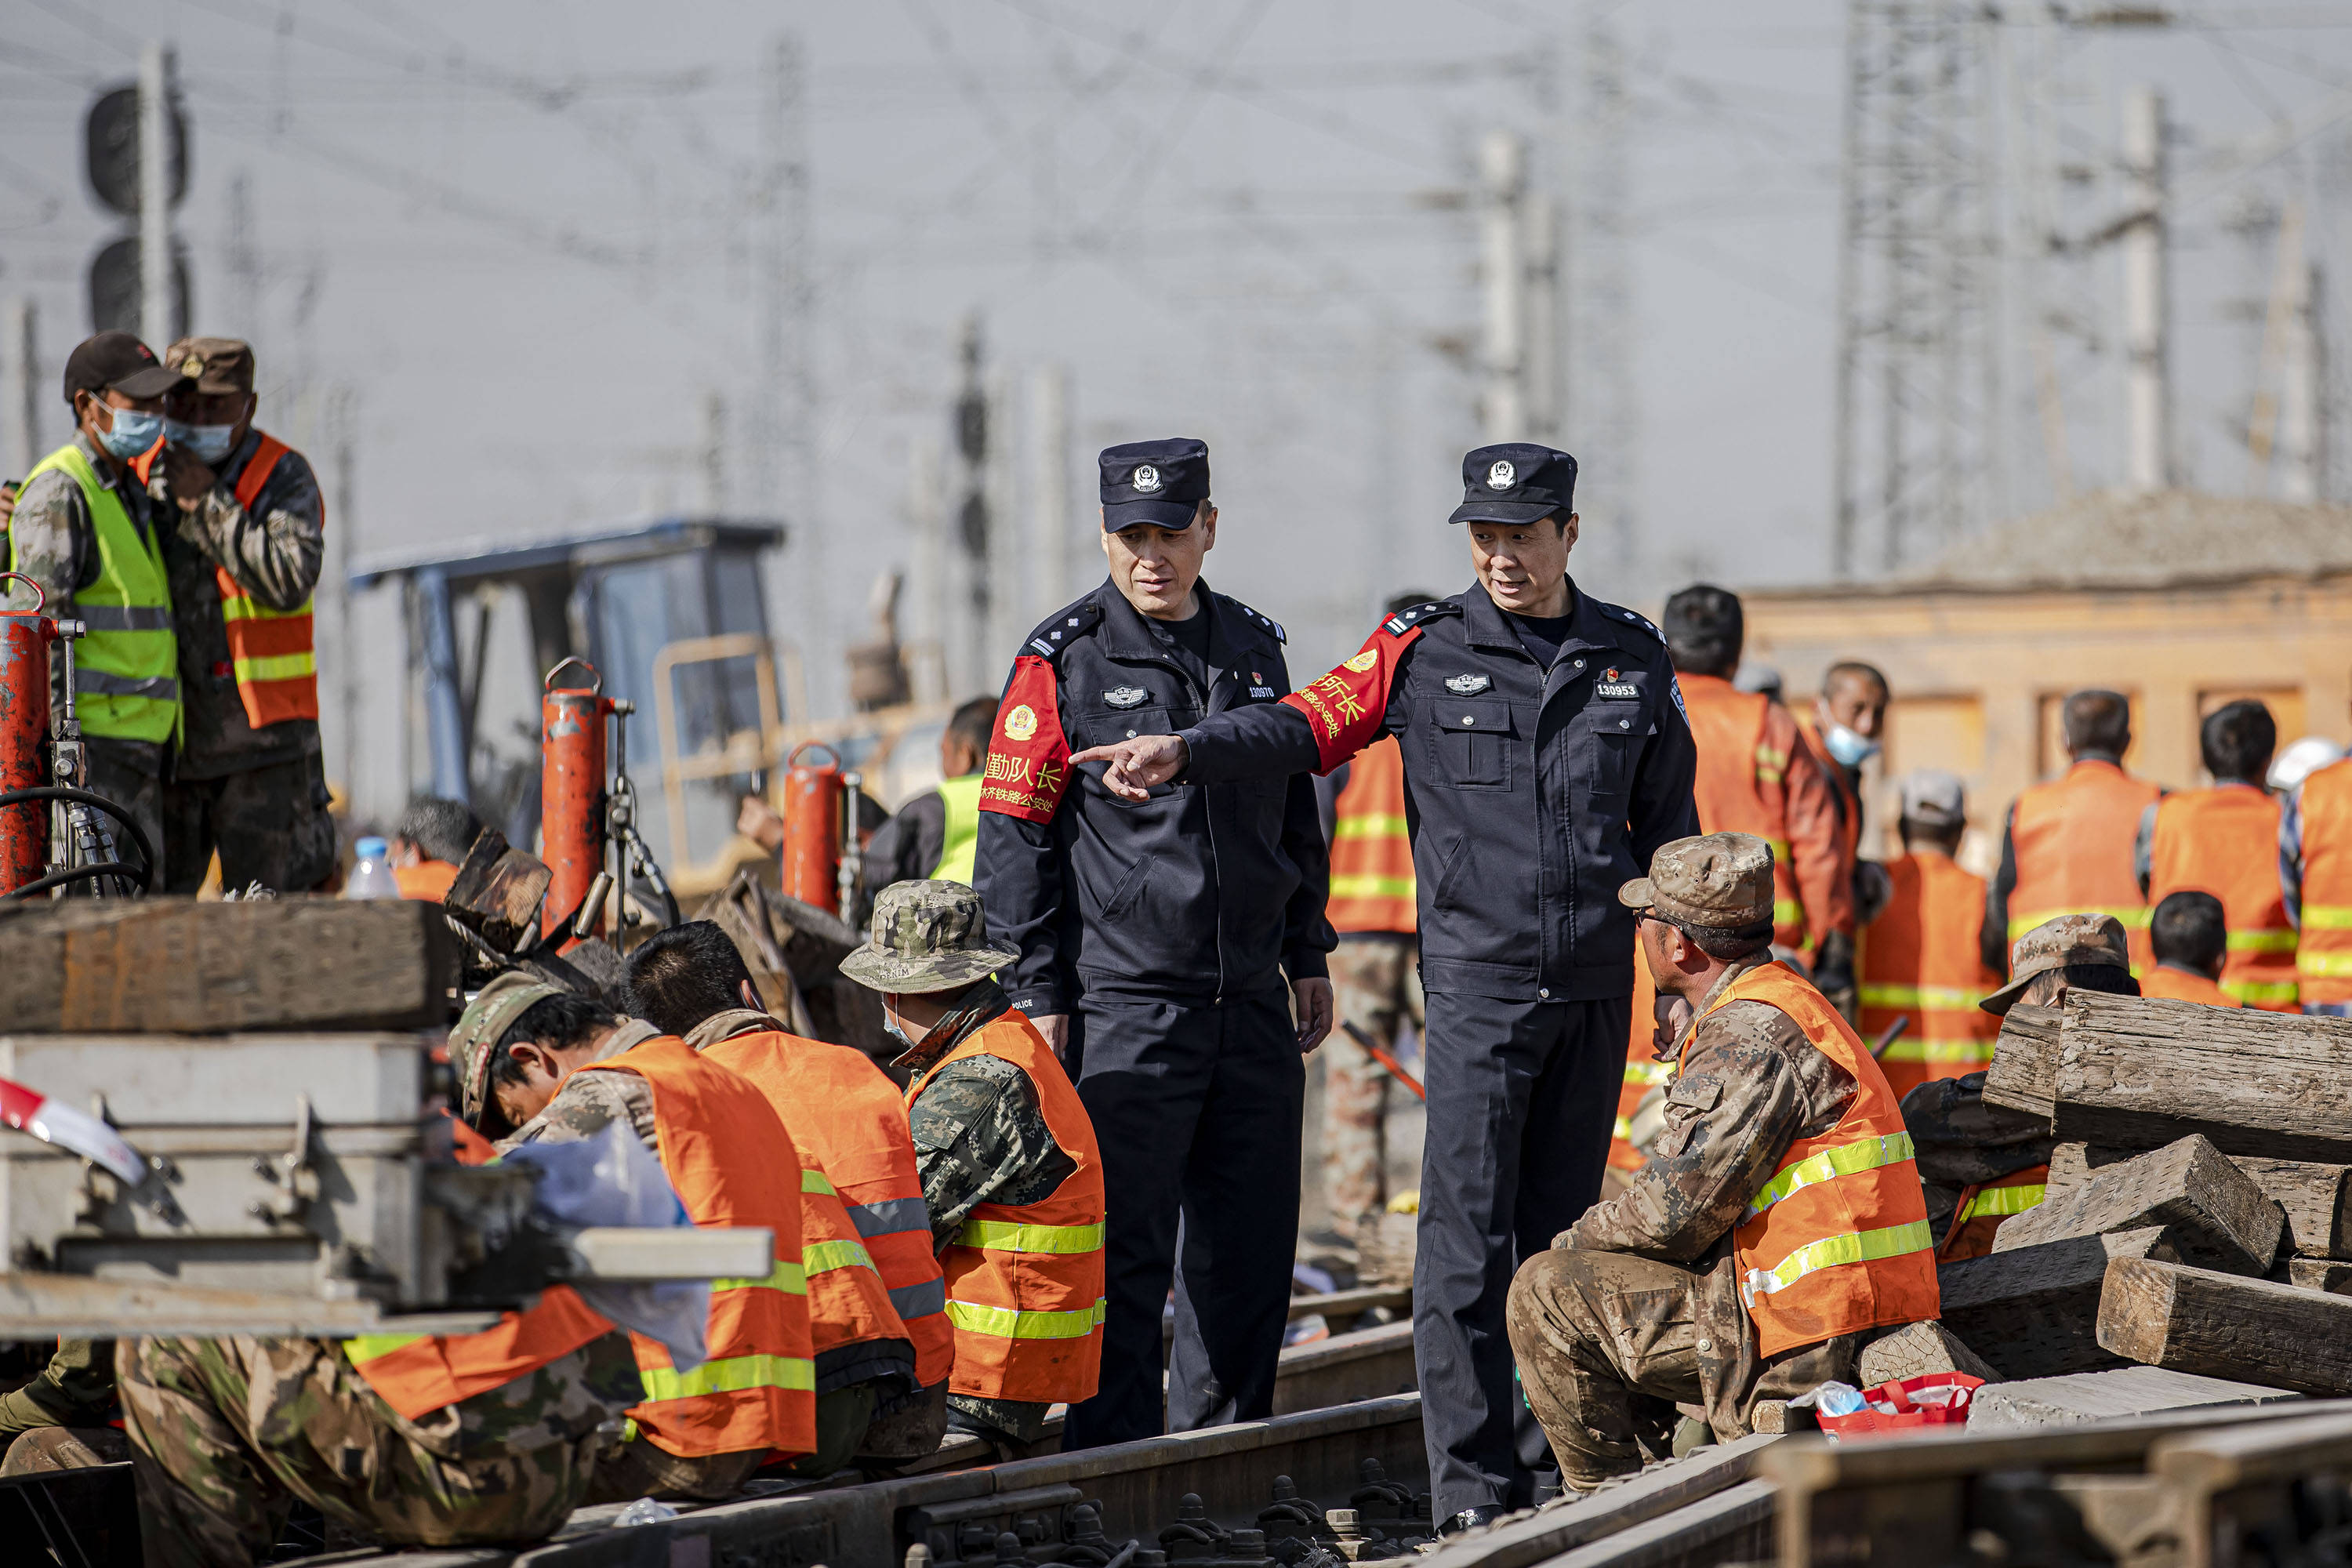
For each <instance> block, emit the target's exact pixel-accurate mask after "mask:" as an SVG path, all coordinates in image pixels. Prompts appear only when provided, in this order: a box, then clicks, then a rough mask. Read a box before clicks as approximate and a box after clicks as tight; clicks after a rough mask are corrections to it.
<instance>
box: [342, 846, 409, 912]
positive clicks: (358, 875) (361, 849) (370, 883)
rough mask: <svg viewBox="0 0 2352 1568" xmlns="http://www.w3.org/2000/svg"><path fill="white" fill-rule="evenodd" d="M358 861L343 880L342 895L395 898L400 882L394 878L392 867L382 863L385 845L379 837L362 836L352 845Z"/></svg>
mask: <svg viewBox="0 0 2352 1568" xmlns="http://www.w3.org/2000/svg"><path fill="white" fill-rule="evenodd" d="M352 850H353V852H354V853H356V854H357V855H358V856H359V863H358V864H357V865H355V866H353V867H352V874H351V875H350V876H349V877H348V878H346V879H344V881H343V897H345V898H347V899H396V898H398V897H400V884H399V883H398V882H397V881H395V880H394V879H393V875H392V868H391V867H390V866H388V865H386V864H384V855H385V853H386V847H385V845H384V842H383V839H381V838H362V839H361V840H360V841H359V842H358V843H357V844H355V845H353V846H352Z"/></svg>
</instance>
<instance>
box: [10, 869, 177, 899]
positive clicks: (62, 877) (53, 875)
mask: <svg viewBox="0 0 2352 1568" xmlns="http://www.w3.org/2000/svg"><path fill="white" fill-rule="evenodd" d="M140 875H141V872H140V869H139V868H138V867H136V866H126V865H124V864H123V863H122V862H121V861H120V860H100V861H98V862H96V863H95V864H93V865H89V866H71V867H68V868H66V869H65V870H62V871H52V872H50V873H49V874H48V875H47V876H46V877H41V878H37V879H35V880H33V881H30V882H27V883H26V884H25V885H24V886H23V887H21V888H17V889H14V890H13V891H11V892H9V893H8V894H7V895H6V897H8V898H12V899H29V898H31V897H32V896H33V895H34V894H35V893H46V892H47V891H48V890H49V889H51V888H62V887H64V886H65V885H66V884H67V883H68V882H95V881H96V880H98V879H100V877H125V878H128V877H137V876H140ZM139 885H140V887H141V888H142V889H144V888H145V887H146V885H147V884H146V883H145V882H144V881H143V880H142V882H141V883H140V884H139Z"/></svg>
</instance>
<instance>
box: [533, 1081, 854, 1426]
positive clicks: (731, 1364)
mask: <svg viewBox="0 0 2352 1568" xmlns="http://www.w3.org/2000/svg"><path fill="white" fill-rule="evenodd" d="M579 1070H580V1071H582V1072H631V1073H635V1074H636V1075H637V1076H638V1077H639V1078H642V1079H645V1080H646V1082H647V1083H649V1084H651V1085H652V1086H653V1091H654V1138H655V1142H656V1143H657V1144H658V1145H659V1146H660V1153H661V1163H662V1169H663V1170H664V1171H666V1172H667V1173H668V1174H669V1180H670V1184H671V1185H672V1186H674V1187H676V1188H677V1195H678V1198H679V1200H680V1201H681V1202H683V1203H684V1204H685V1205H686V1212H687V1214H688V1215H690V1216H691V1217H692V1218H693V1220H694V1223H695V1224H697V1225H708V1226H767V1227H768V1228H769V1229H771V1230H772V1231H774V1232H775V1236H776V1241H775V1261H774V1263H773V1264H772V1266H771V1268H769V1270H768V1273H767V1274H766V1276H765V1277H763V1278H761V1279H714V1280H712V1281H711V1282H710V1326H709V1331H708V1334H707V1338H706V1342H705V1353H706V1355H707V1356H708V1357H709V1359H708V1360H706V1361H704V1362H703V1363H702V1364H701V1365H700V1366H698V1367H696V1368H695V1369H694V1370H692V1371H691V1372H680V1371H678V1370H677V1367H675V1366H674V1365H672V1364H671V1363H670V1359H669V1352H667V1351H666V1350H664V1349H663V1348H662V1347H661V1346H660V1345H659V1344H656V1342H653V1341H652V1340H649V1339H646V1337H645V1336H644V1335H642V1334H631V1335H630V1336H629V1342H630V1343H631V1344H632V1345H633V1346H634V1347H635V1350H636V1352H637V1376H638V1377H639V1378H640V1379H641V1380H642V1381H643V1382H644V1384H645V1386H646V1399H645V1403H644V1404H642V1405H635V1406H634V1407H633V1408H632V1409H631V1410H630V1411H629V1418H630V1419H631V1420H633V1421H635V1423H636V1425H637V1429H638V1431H639V1432H641V1433H642V1434H643V1435H644V1436H646V1439H647V1440H648V1441H650V1442H651V1443H652V1444H653V1445H654V1446H655V1447H657V1448H660V1449H662V1450H663V1451H665V1452H667V1453H671V1454H677V1455H679V1456H681V1457H683V1458H697V1457H700V1456H703V1455H709V1454H740V1453H741V1452H743V1451H745V1450H746V1449H750V1448H771V1449H777V1450H781V1451H782V1453H784V1454H787V1455H796V1454H812V1453H814V1452H815V1451H816V1364H815V1362H814V1352H813V1351H812V1348H811V1339H810V1328H809V1297H808V1279H807V1277H806V1276H805V1275H804V1274H803V1272H802V1266H801V1191H800V1188H801V1180H800V1173H801V1163H800V1155H799V1153H798V1152H796V1151H795V1150H794V1149H793V1141H792V1136H791V1134H789V1133H787V1132H786V1131H784V1127H783V1123H782V1122H781V1121H777V1120H776V1113H775V1111H774V1110H771V1109H770V1108H769V1105H768V1100H767V1097H766V1096H765V1095H763V1094H761V1092H760V1091H759V1090H758V1089H755V1088H753V1087H752V1086H751V1084H748V1083H746V1082H744V1081H743V1080H742V1079H740V1078H738V1077H736V1076H735V1075H734V1074H733V1073H731V1072H730V1071H728V1070H727V1069H726V1068H723V1067H721V1066H719V1064H718V1063H717V1062H707V1061H705V1060H703V1059H702V1058H701V1057H699V1056H698V1055H696V1054H695V1050H694V1047H691V1046H689V1045H688V1044H687V1043H686V1042H685V1041H684V1040H681V1039H679V1038H678V1037H677V1036H676V1035H656V1036H655V1037H653V1038H652V1039H650V1040H645V1041H642V1042H640V1043H639V1044H637V1045H635V1046H632V1047H629V1048H628V1049H627V1050H625V1051H623V1052H622V1053H621V1054H620V1055H619V1056H617V1057H613V1058H608V1059H606V1060H604V1061H601V1062H592V1063H590V1064H589V1065H588V1066H586V1067H583V1068H580V1069H579Z"/></svg>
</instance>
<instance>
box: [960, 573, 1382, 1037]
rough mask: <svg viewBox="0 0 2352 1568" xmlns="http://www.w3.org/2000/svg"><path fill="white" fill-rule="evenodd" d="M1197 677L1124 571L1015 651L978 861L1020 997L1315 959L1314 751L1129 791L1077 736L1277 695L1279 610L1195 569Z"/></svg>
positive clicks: (1056, 1007)
mask: <svg viewBox="0 0 2352 1568" xmlns="http://www.w3.org/2000/svg"><path fill="white" fill-rule="evenodd" d="M1200 590H1201V598H1202V604H1203V605H1204V606H1205V613H1206V614H1207V615H1208V616H1209V657H1208V665H1209V668H1210V671H1211V672H1212V675H1213V681H1212V684H1211V685H1210V687H1209V689H1208V690H1207V691H1205V692H1203V691H1202V690H1200V689H1198V688H1197V687H1195V685H1194V684H1193V682H1192V678H1191V677H1190V676H1189V675H1188V674H1187V673H1186V672H1185V669H1184V667H1183V665H1182V663H1181V661H1180V660H1179V659H1178V658H1177V657H1176V654H1175V650H1174V648H1173V647H1172V646H1171V645H1170V644H1169V643H1168V642H1167V641H1166V640H1164V636H1163V634H1161V633H1159V632H1156V631H1154V630H1153V629H1152V626H1151V623H1150V622H1149V621H1147V620H1146V618H1145V617H1144V616H1142V615H1140V614H1139V613H1138V612H1137V610H1136V609H1135V607H1134V606H1133V605H1129V603H1128V602H1127V599H1126V598H1125V596H1124V595H1121V594H1120V593H1119V591H1118V587H1117V586H1116V585H1115V584H1112V583H1110V582H1109V581H1108V580H1106V581H1105V582H1104V583H1103V585H1102V586H1101V587H1099V588H1097V589H1096V590H1095V591H1094V592H1093V593H1091V594H1088V595H1087V596H1086V597H1085V598H1083V599H1080V600H1078V601H1077V602H1076V604H1074V605H1068V606H1067V607H1066V608H1064V609H1062V610H1060V611H1058V612H1056V613H1055V615H1054V616H1053V617H1052V618H1050V619H1049V620H1047V621H1046V622H1045V624H1044V625H1043V626H1039V627H1038V628H1037V629H1036V631H1035V632H1034V633H1033V634H1032V635H1031V637H1030V638H1029V641H1028V642H1027V643H1026V644H1025V645H1024V647H1023V648H1022V650H1021V654H1020V656H1019V657H1018V658H1015V659H1014V660H1013V675H1012V679H1010V680H1008V681H1007V682H1006V684H1005V689H1004V699H1003V702H1002V703H1000V704H999V705H998V708H997V714H996V731H995V733H994V735H993V736H992V738H991V740H990V743H989V755H988V764H987V773H986V775H985V777H984V778H983V780H982V784H981V795H980V813H981V815H980V847H979V855H978V861H977V867H976V870H975V873H974V877H973V881H974V883H975V885H976V886H977V887H978V888H979V889H980V897H981V902H982V905H983V906H984V907H985V909H986V910H987V911H988V931H989V935H990V936H991V937H992V939H994V940H995V941H996V942H999V943H1000V944H1001V945H1004V946H1010V947H1013V948H1016V949H1018V950H1019V952H1020V954H1021V957H1020V960H1019V962H1018V963H1015V964H1014V965H1013V972H1012V973H1011V974H1009V975H1000V976H999V978H1000V979H1001V980H1003V981H1004V983H1005V989H1006V991H1007V992H1009V993H1010V994H1011V995H1012V997H1013V1005H1015V1006H1017V1007H1019V1008H1021V1009H1022V1010H1023V1011H1024V1012H1026V1013H1028V1014H1030V1015H1032V1016H1042V1015H1045V1014H1049V1013H1062V1012H1066V1011H1068V1010H1069V1006H1070V1004H1071V1002H1072V1001H1073V1000H1074V999H1075V998H1076V996H1077V995H1078V994H1082V993H1086V992H1101V993H1118V994H1126V995H1132V996H1146V997H1153V998H1160V999H1166V1000H1171V1001H1179V1002H1185V1003H1191V1004H1199V1003H1206V1002H1213V1001H1215V1000H1217V999H1218V998H1220V997H1222V996H1228V995H1238V994H1244V993H1246V992H1249V991H1253V990H1259V989H1263V988H1264V987H1265V986H1268V985H1272V984H1278V983H1279V981H1280V979H1281V975H1282V972H1283V971H1285V970H1286V971H1288V973H1289V976H1290V978H1291V979H1292V980H1294V981H1296V980H1301V979H1306V978H1308V977H1310V976H1320V975H1322V974H1324V973H1326V972H1327V955H1328V953H1329V952H1330V951H1331V949H1332V948H1333V947H1335V946H1337V945H1338V942H1339V939H1338V937H1337V936H1336V935H1335V934H1334V933H1333V931H1332V930H1331V925H1330V922H1329V921H1327V920H1325V919H1324V918H1323V904H1324V900H1325V897H1326V895H1327V893H1328V889H1329V882H1330V860H1329V853H1328V849H1327V847H1326V846H1325V844H1324V840H1323V831H1322V825H1321V823H1320V822H1319V821H1318V818H1317V816H1316V810H1315V790H1314V784H1313V781H1312V780H1311V779H1310V778H1308V777H1307V773H1306V767H1307V764H1304V763H1294V764H1293V765H1292V766H1291V767H1289V768H1286V769H1283V770H1279V771H1277V770H1273V769H1266V770H1261V771H1259V772H1257V773H1254V774H1252V775H1251V776H1250V777H1247V778H1234V779H1231V780H1226V781H1223V782H1220V783H1217V784H1168V785H1162V786H1160V788H1157V789H1154V790H1153V791H1152V792H1151V798H1150V799H1149V800H1147V801H1142V802H1137V803H1129V802H1127V801H1123V800H1120V799H1118V797H1117V796H1115V795H1111V794H1110V792H1109V791H1108V790H1106V789H1105V788H1103V785H1102V768H1103V764H1101V763H1089V764H1088V765H1087V766H1086V767H1084V768H1081V769H1078V770H1076V773H1073V772H1072V770H1071V768H1070V766H1069V758H1070V754H1071V753H1072V752H1078V751H1083V750H1085V749H1086V748H1087V747H1088V746H1095V745H1102V744H1105V743H1107V742H1112V741H1118V740H1124V739H1126V738H1128V737H1129V736H1133V735H1148V734H1161V733H1165V732H1167V731H1171V730H1181V729H1184V728H1186V727H1188V726H1190V725H1192V724H1195V723H1197V722H1199V721H1201V720H1202V718H1204V717H1206V716H1209V715H1213V714H1222V713H1228V712H1248V711H1252V710H1270V709H1271V708H1272V707H1273V705H1274V703H1275V702H1276V700H1278V699H1279V698H1281V697H1282V696H1283V695H1284V694H1285V693H1286V692H1287V691H1289V689H1290V678H1289V672H1288V669H1287V668H1286V666H1285V664H1284V662H1283V657H1282V642H1283V634H1282V628H1281V627H1280V626H1276V625H1275V623H1274V622H1272V621H1270V620H1268V619H1266V618H1265V616H1261V615H1259V614H1258V613H1257V612H1256V611H1255V610H1253V609H1251V608H1250V607H1249V606H1247V605H1244V604H1242V603H1241V602H1240V601H1238V600H1235V599H1228V598H1226V597H1224V596H1223V595H1218V594H1212V593H1210V592H1209V589H1208V584H1206V583H1202V584H1200Z"/></svg>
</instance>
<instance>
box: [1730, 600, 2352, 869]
mask: <svg viewBox="0 0 2352 1568" xmlns="http://www.w3.org/2000/svg"><path fill="white" fill-rule="evenodd" d="M1742 599H1743V602H1744V603H1745V605H1746V606H1747V615H1748V655H1747V657H1748V658H1749V659H1750V660H1751V661H1753V662H1757V663H1763V664H1771V665H1776V666H1778V667H1779V668H1780V672H1781V674H1782V676H1783V677H1784V679H1785V680H1786V683H1787V685H1786V689H1787V692H1788V694H1789V700H1790V703H1791V705H1803V706H1805V707H1810V705H1811V700H1812V698H1811V694H1812V693H1813V692H1814V691H1816V690H1818V689H1820V685H1821V678H1822V672H1823V671H1824V670H1825V669H1826V668H1828V667H1829V666H1830V665H1832V664H1833V663H1835V662H1836V661H1838V660H1839V659H1843V658H1859V659H1864V660H1867V661H1868V662H1870V663H1872V664H1874V665H1876V666H1878V668H1881V669H1883V670H1885V672H1886V676H1887V679H1888V682H1889V684H1890V686H1891V687H1892V689H1893V691H1894V703H1893V706H1892V707H1891V708H1890V710H1889V713H1888V733H1887V742H1886V749H1885V752H1884V753H1883V754H1882V755H1881V757H1880V758H1878V759H1876V760H1874V762H1873V763H1872V764H1871V765H1870V767H1869V769H1868V770H1867V773H1866V775H1865V780H1864V784H1865V787H1866V789H1867V792H1868V794H1867V802H1868V804H1867V806H1866V811H1867V827H1866V832H1865V837H1864V853H1865V854H1872V855H1888V854H1893V853H1895V852H1896V850H1895V847H1892V846H1890V845H1888V844H1887V843H1886V842H1885V837H1884V833H1885V831H1888V830H1891V828H1892V826H1893V823H1894V816H1895V799H1894V793H1893V786H1892V784H1891V783H1890V781H1892V780H1895V779H1898V778H1900V777H1901V776H1902V775H1903V774H1904V773H1907V772H1909V771H1911V770H1913V769H1915V768H1927V767H1937V768H1948V769H1950V770H1951V771H1953V772H1954V773H1958V774H1959V775H1960V776H1961V777H1962V778H1964V779H1965V780H1967V781H1968V784H1969V816H1970V818H1971V820H1972V823H1973V825H1974V826H1973V828H1972V831H1971V832H1970V834H1969V841H1968V842H1967V843H1966V844H1965V845H1964V846H1963V848H1962V856H1961V858H1962V859H1963V861H1964V862H1965V863H1967V864H1969V866H1970V868H1971V869H1974V870H1977V871H1979V872H1989V871H1990V868H1991V863H1992V861H1993V859H1994V858H1996V857H1997V856H1998V853H1999V843H2000V819H2001V816H2002V814H2003V813H2004V812H2005V811H2006V810H2007V809H2008V806H2009V803H2010V801H2011V800H2012V799H2014V798H2015V796H2016V795H2017V793H2018V791H2019V790H2021V789H2022V788H2024V787H2025V786H2026V785H2027V784H2031V783H2032V782H2034V781H2035V780H2036V779H2041V778H2046V777H2049V776H2051V775H2052V774H2053V773H2057V772H2059V771H2061V770H2062V769H2063V767H2064V765H2065V752H2064V751H2063V747H2062V745H2061V743H2060V741H2059V736H2058V730H2057V709H2058V704H2059V702H2060V701H2061V700H2063V698H2064V696H2065V694H2066V693H2067V692H2069V691H2073V690H2076V689H2080V688H2083V687H2086V686H2103V687H2108V688H2111V689H2115V690H2118V691H2121V692H2124V693H2125V694H2126V695H2127V696H2128V697H2130V698H2131V700H2132V720H2133V729H2134V731H2135V736H2136V740H2135V743H2134V746H2133V749H2132V753H2131V755H2130V756H2129V758H2127V759H2126V765H2127V766H2128V767H2129V768H2130V769H2131V770H2132V771H2133V772H2134V773H2140V774H2143V775H2145V776H2147V777H2149V778H2153V779H2155V780H2156V781H2158V783H2160V784H2167V785H2170V786H2172V787H2174V788H2184V787H2191V786H2195V785H2198V784H2203V783H2205V782H2207V781H2206V779H2205V776H2204V770H2203V768H2202V765H2201V764H2200V761H2199V758H2198V748H2197V727H2198V722H2199V721H2200V719H2201V718H2202V717H2203V715H2204V714H2206V713H2208V712H2210V711H2211V710H2212V709H2213V708H2215V707H2216V706H2218V705H2219V704H2221V703H2222V702H2225V701H2228V700H2231V699H2232V698H2236V697H2241V696H2252V697H2259V698H2261V699H2262V700H2264V701H2266V702H2268V703H2269V704H2270V707H2271V711H2272V713H2273V715H2274V716H2275V717H2276V718H2277V720H2278V724H2279V743H2280V744H2281V745H2282V746H2284V744H2286V743H2287V742H2290V741H2293V740H2294V739H2296V738H2298V737H2300V736H2303V735H2306V734H2319V735H2325V736H2327V737H2328V738H2329V739H2331V740H2333V741H2335V742H2336V743H2337V744H2339V745H2342V744H2346V743H2347V742H2352V573H2343V574H2329V575H2326V576H2321V577H2317V578H2299V577H2284V576H2278V577H2268V578H2259V579H2251V580H2243V581H2235V582H2210V581H2208V582H2189V581H2184V582H2180V583H2177V584H2170V585H2168V586H2164V587H2158V588H2148V587H2134V588H2112V589H2100V588H2090V589H2070V590H2034V589H2024V590H2011V591H1987V590H1975V589H1965V588H1937V589H1924V590H1916V591H1902V590H1895V591H1874V590H1868V589H1827V590H1788V591H1779V592H1759V593H1752V594H1748V595H1742Z"/></svg>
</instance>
